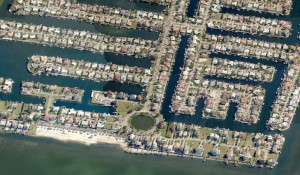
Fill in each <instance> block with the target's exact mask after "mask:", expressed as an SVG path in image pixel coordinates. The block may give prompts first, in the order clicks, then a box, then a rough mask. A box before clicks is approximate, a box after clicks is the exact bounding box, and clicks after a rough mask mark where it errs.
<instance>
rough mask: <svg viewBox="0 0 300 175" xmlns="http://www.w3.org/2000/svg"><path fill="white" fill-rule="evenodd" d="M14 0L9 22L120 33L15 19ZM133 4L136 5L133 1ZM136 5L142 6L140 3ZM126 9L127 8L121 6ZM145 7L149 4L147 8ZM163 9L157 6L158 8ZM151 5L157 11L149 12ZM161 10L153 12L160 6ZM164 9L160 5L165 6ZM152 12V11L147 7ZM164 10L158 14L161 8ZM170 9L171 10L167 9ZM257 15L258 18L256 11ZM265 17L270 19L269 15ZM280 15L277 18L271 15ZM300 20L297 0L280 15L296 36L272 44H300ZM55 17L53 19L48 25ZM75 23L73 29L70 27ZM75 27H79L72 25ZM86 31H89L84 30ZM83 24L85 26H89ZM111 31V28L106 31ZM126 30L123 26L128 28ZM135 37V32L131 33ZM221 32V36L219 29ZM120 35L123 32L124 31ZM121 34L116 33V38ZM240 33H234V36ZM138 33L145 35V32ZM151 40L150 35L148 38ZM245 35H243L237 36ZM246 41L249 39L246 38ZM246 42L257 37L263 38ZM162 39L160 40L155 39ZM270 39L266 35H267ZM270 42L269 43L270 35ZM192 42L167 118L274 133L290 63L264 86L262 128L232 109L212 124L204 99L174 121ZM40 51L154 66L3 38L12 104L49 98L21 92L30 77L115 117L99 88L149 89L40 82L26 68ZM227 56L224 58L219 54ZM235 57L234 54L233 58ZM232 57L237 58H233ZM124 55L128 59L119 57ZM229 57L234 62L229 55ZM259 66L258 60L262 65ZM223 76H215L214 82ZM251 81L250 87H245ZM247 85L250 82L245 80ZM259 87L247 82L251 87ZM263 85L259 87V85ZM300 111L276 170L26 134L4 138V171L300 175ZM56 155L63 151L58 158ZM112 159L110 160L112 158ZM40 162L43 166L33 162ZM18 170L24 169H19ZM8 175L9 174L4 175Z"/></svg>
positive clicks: (3, 11) (2, 12) (1, 58)
mask: <svg viewBox="0 0 300 175" xmlns="http://www.w3.org/2000/svg"><path fill="white" fill-rule="evenodd" d="M104 1H105V3H109V2H112V4H111V5H112V6H113V4H115V3H116V2H117V0H114V1H109V0H101V1H100V0H99V1H96V0H93V1H87V0H79V1H78V2H86V3H87V2H93V3H94V2H95V3H96V2H101V3H102V2H104ZM11 2H12V0H7V1H6V0H5V2H4V3H3V4H2V6H0V19H9V20H18V21H22V22H32V23H35V22H38V23H44V24H49V25H53V26H57V27H64V26H65V27H66V28H75V29H78V30H79V29H82V30H89V31H94V32H101V33H104V34H107V33H105V32H104V31H107V32H113V31H115V30H119V29H115V28H110V27H107V28H105V27H102V26H94V25H91V24H84V23H79V22H70V21H63V20H57V19H52V18H49V19H47V18H42V17H33V16H28V17H23V16H22V17H18V16H12V15H9V14H8V12H7V5H8V4H9V3H11ZM118 3H120V4H123V5H124V6H122V7H125V6H127V5H126V4H127V3H128V2H125V1H118ZM130 3H133V2H130ZM134 4H136V3H135V2H134ZM117 6H119V5H117ZM141 6H144V5H141ZM141 6H140V5H138V6H134V7H133V8H137V9H139V8H141V9H143V8H142V7H141ZM156 7H157V6H155V8H156ZM148 8H151V9H152V7H148ZM155 8H153V9H155ZM157 8H160V7H157ZM143 10H145V9H143ZM155 10H156V9H155ZM162 10H163V9H162ZM226 12H232V13H235V12H236V13H239V14H249V13H248V12H244V11H229V10H227V11H226ZM255 14H256V13H255ZM261 15H263V16H264V17H268V16H270V15H265V14H261ZM271 17H272V18H277V16H274V15H271ZM299 17H300V2H299V1H297V0H294V9H293V11H292V13H291V15H290V16H289V17H284V18H282V17H280V18H282V19H286V20H290V21H292V22H293V35H292V36H291V37H289V38H288V39H268V40H270V41H274V42H283V43H289V44H299V42H298V40H297V38H296V33H297V31H298V24H299ZM47 20H49V21H48V22H47ZM68 25H70V26H68ZM71 25H72V26H71ZM82 26H83V27H82ZM81 27H82V28H81ZM103 28H104V29H103ZM102 29H103V31H101V30H102ZM122 30H123V29H122ZM122 32H125V31H120V34H119V35H118V36H122V35H123V33H122ZM130 32H131V31H130ZM211 32H212V33H214V32H219V31H211ZM116 33H119V32H116ZM136 33H137V32H136V31H133V33H132V36H131V35H130V34H129V33H126V32H125V33H124V36H131V37H133V36H134V35H135V34H136ZM108 34H111V35H113V34H112V33H108ZM228 34H229V35H232V33H228ZM137 35H138V34H137ZM142 35H143V36H145V37H148V36H149V35H148V33H147V34H142ZM146 35H147V36H146ZM237 35H239V34H237ZM239 36H240V37H244V36H245V35H242V34H241V35H239ZM246 37H247V38H248V37H250V38H255V36H254V37H253V36H248V35H246ZM154 39H155V37H154ZM259 39H262V37H259ZM263 39H265V38H263ZM187 41H188V37H182V39H181V42H180V47H179V49H178V52H177V56H176V61H175V65H174V67H173V71H172V74H171V78H170V82H169V84H168V89H167V93H166V96H165V101H164V103H163V108H162V114H163V115H164V117H165V119H166V120H167V121H181V122H184V123H188V124H192V123H193V124H199V125H201V126H207V127H215V126H219V127H226V128H230V129H234V130H238V131H251V132H264V133H267V132H268V131H266V129H264V128H265V127H264V122H265V121H266V120H267V118H268V117H269V111H270V105H271V103H272V102H273V101H274V95H275V93H276V88H277V87H278V85H279V83H280V78H281V77H282V74H283V72H284V70H285V66H284V64H282V63H274V64H273V63H272V64H271V65H272V66H275V67H276V69H277V72H276V76H275V81H273V82H272V83H269V84H261V85H262V86H263V87H264V88H266V89H267V93H268V94H267V95H266V101H265V105H264V109H263V112H262V117H261V120H260V122H259V123H258V124H256V125H253V126H248V125H242V124H238V123H236V122H233V121H232V119H233V118H232V116H233V114H234V110H235V109H234V108H231V109H230V111H229V116H228V118H227V120H225V121H218V120H204V119H202V117H201V109H202V108H203V105H204V101H203V100H199V103H198V107H197V112H196V115H195V116H194V117H190V116H174V115H173V114H170V113H169V104H170V102H171V98H172V95H173V93H174V89H175V87H176V84H177V80H178V78H179V74H180V69H179V68H180V67H181V66H182V65H183V59H184V51H185V48H186V47H187ZM32 54H43V55H47V56H61V57H66V58H72V59H84V60H86V61H94V62H98V63H106V62H114V63H116V64H123V65H124V64H128V65H129V64H131V65H132V66H134V65H135V64H136V65H138V66H141V67H142V66H143V67H149V66H150V65H151V61H150V60H148V59H139V61H135V62H134V63H133V61H132V59H135V58H128V59H127V58H126V56H120V55H115V54H93V53H91V52H84V51H77V50H72V49H60V48H52V47H43V46H39V45H31V44H24V43H15V42H4V41H0V76H3V77H9V78H12V79H13V80H14V81H15V86H14V88H13V93H12V94H8V95H4V94H0V99H1V100H12V101H24V102H27V103H41V102H42V100H41V99H38V98H32V97H27V96H21V95H20V94H19V90H20V88H19V84H20V82H21V81H23V80H27V81H38V82H42V83H48V84H57V85H59V86H70V87H79V88H82V89H85V90H86V94H85V97H84V99H83V103H82V104H72V103H68V104H65V103H61V102H57V103H56V104H57V105H69V106H70V107H74V108H76V109H85V110H90V111H99V112H107V113H108V112H111V111H110V109H109V108H106V107H99V106H93V105H89V104H88V97H89V95H90V91H91V90H103V89H104V90H105V89H106V90H108V89H114V90H115V91H118V90H119V91H124V92H128V93H138V92H139V91H140V90H141V88H140V87H139V86H135V85H133V86H127V85H125V86H124V85H122V86H120V84H118V83H107V82H103V83H93V82H91V81H82V80H78V79H72V78H66V77H47V76H40V77H36V76H33V75H31V74H30V73H28V72H27V70H26V63H27V57H29V56H31V55H32ZM215 56H218V57H222V56H223V55H221V54H218V55H215ZM226 57H227V56H226ZM230 57H231V56H230ZM119 58H121V59H119ZM228 58H229V57H228ZM231 58H234V59H236V60H242V59H243V58H239V57H231ZM253 61H254V62H256V61H257V60H254V59H253ZM261 62H262V63H264V64H269V62H265V61H261ZM212 78H214V79H215V77H212ZM224 81H228V82H230V81H232V82H236V83H237V82H240V81H238V80H225V79H224ZM240 83H243V82H240ZM244 83H246V82H244ZM251 83H253V82H247V84H251ZM254 84H255V83H254ZM299 127H300V113H299V110H298V111H297V116H296V117H295V119H294V121H293V124H292V126H291V128H290V129H289V130H288V131H286V132H284V136H285V137H286V144H285V145H284V149H283V152H282V155H281V156H280V160H279V165H278V166H276V167H275V168H274V169H273V170H268V169H256V168H255V169H249V168H246V167H239V168H234V167H233V166H225V165H222V163H220V162H214V161H206V162H205V163H202V162H200V161H197V160H191V159H181V158H174V157H157V156H136V155H128V154H125V153H123V152H122V151H121V150H120V149H118V148H117V147H114V146H107V145H97V146H91V147H86V146H82V145H77V144H64V143H60V142H56V141H52V140H49V139H36V138H30V137H22V136H18V135H1V136H0V154H1V155H2V156H0V164H1V165H3V166H1V172H2V173H4V174H12V175H14V174H20V173H22V174H25V175H27V174H28V175H29V174H30V175H32V174H45V175H47V174H51V175H52V174H57V175H59V174H64V175H71V174H72V175H73V174H89V175H93V174H97V175H101V174H105V175H107V174H114V175H118V174H122V175H124V174H128V175H144V174H145V175H152V174H153V175H154V174H155V175H160V174H162V175H167V174H173V175H177V174H199V173H200V172H201V174H203V175H215V174H222V175H241V174H242V175H252V174H258V175H260V174H262V175H299V172H300V167H299V163H300V162H299V157H300V151H299V148H300V132H299ZM53 153H55V154H53ZM107 157H110V159H107ZM31 162H35V163H31ZM16 165H18V166H19V167H18V168H15V166H16ZM2 173H1V174H2Z"/></svg>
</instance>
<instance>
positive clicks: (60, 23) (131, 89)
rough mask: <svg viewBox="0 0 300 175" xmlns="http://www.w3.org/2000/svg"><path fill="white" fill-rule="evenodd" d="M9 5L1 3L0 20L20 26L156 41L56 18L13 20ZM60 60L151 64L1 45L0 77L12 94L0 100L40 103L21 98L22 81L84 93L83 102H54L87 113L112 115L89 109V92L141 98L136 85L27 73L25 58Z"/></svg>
mask: <svg viewBox="0 0 300 175" xmlns="http://www.w3.org/2000/svg"><path fill="white" fill-rule="evenodd" d="M11 3H12V0H8V1H5V2H3V4H2V6H1V7H0V19H5V20H15V21H19V22H26V23H33V24H43V25H47V26H55V27H62V28H70V29H73V30H85V31H90V32H96V33H99V32H100V33H104V34H109V35H112V36H130V37H136V38H138V37H140V38H143V39H151V40H156V39H157V38H158V35H159V34H158V33H154V32H147V31H142V30H136V31H134V30H124V29H116V28H113V27H108V26H99V25H92V24H87V23H80V22H76V21H69V20H59V19H56V18H44V17H38V16H14V15H11V14H9V13H8V11H7V7H8V5H9V4H11ZM34 54H40V55H47V56H59V57H63V58H70V59H78V60H85V61H91V62H97V63H109V62H111V63H115V64H119V65H128V66H139V67H144V68H150V66H151V64H152V60H150V59H147V58H141V59H139V60H138V61H137V58H134V57H132V56H126V55H116V54H113V53H105V54H99V53H98V54H97V53H96V54H94V53H92V52H88V51H78V50H73V49H61V48H56V47H44V46H41V45H33V44H25V43H21V42H6V41H0V58H1V59H0V76H2V77H6V78H12V79H13V80H14V81H15V84H14V86H13V92H12V94H2V93H1V94H0V99H1V100H11V101H22V102H26V103H42V102H43V101H42V99H39V98H35V97H29V96H23V95H20V93H19V91H20V83H21V82H22V81H35V82H41V83H46V84H57V85H58V86H69V87H78V88H81V89H84V90H85V95H84V97H83V102H82V103H80V104H78V103H67V102H61V101H57V102H56V103H55V105H57V106H66V107H70V108H75V109H78V110H87V111H95V112H105V113H112V112H113V110H112V109H110V108H108V107H101V106H97V105H90V104H89V101H90V95H91V91H92V90H113V91H117V92H126V93H129V94H140V93H141V91H142V88H141V87H140V86H138V85H129V84H120V83H116V82H101V83H96V82H92V81H83V80H80V79H73V78H68V77H61V76H57V77H48V76H33V75H32V74H31V73H29V72H28V71H27V69H26V65H27V58H28V57H30V56H32V55H34Z"/></svg>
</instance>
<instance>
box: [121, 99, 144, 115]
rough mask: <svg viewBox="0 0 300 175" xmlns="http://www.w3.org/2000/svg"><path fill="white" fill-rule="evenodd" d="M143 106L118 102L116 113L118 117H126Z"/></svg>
mask: <svg viewBox="0 0 300 175" xmlns="http://www.w3.org/2000/svg"><path fill="white" fill-rule="evenodd" d="M142 107H143V106H142V105H140V104H135V103H131V102H123V101H122V102H118V104H117V106H116V112H117V114H119V115H122V116H126V115H127V114H129V113H130V112H132V111H138V110H140V109H141V108H142Z"/></svg>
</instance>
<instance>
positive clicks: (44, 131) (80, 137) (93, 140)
mask: <svg viewBox="0 0 300 175" xmlns="http://www.w3.org/2000/svg"><path fill="white" fill-rule="evenodd" d="M35 136H36V137H48V138H53V139H56V140H60V141H64V142H68V141H72V142H79V143H83V144H85V145H91V144H97V143H107V144H116V145H119V146H121V147H124V146H125V143H124V140H123V139H121V138H116V137H113V136H108V135H106V134H102V133H99V132H95V133H92V132H81V131H75V130H68V129H62V128H56V127H47V126H38V127H37V130H36V133H35Z"/></svg>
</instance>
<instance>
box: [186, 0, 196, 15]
mask: <svg viewBox="0 0 300 175" xmlns="http://www.w3.org/2000/svg"><path fill="white" fill-rule="evenodd" d="M198 4H199V0H190V3H189V5H188V8H187V11H186V16H187V17H189V18H192V17H194V15H195V13H196V10H197V9H198V6H199V5H198Z"/></svg>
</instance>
